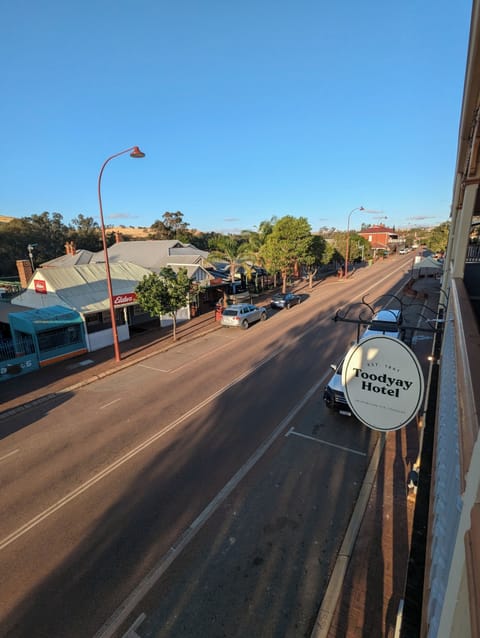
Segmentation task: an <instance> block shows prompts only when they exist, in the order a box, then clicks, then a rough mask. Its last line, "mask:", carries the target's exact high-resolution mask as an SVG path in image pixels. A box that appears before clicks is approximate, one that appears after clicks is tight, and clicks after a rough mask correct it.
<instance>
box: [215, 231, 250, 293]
mask: <svg viewBox="0 0 480 638" xmlns="http://www.w3.org/2000/svg"><path fill="white" fill-rule="evenodd" d="M211 247H212V248H213V250H211V252H210V254H209V255H208V259H209V261H223V262H226V263H227V264H228V266H229V270H230V281H231V282H232V284H233V282H234V281H235V273H236V272H237V270H238V268H239V267H240V266H241V265H242V264H244V262H246V261H247V259H248V245H247V244H246V243H245V242H243V243H242V242H241V241H239V240H238V239H236V238H235V237H232V235H218V236H217V237H215V239H213V240H212V241H211ZM224 296H226V293H225V295H224Z"/></svg>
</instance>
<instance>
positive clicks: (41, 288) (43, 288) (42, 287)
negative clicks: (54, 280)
mask: <svg viewBox="0 0 480 638" xmlns="http://www.w3.org/2000/svg"><path fill="white" fill-rule="evenodd" d="M33 285H34V286H35V292H38V293H40V294H41V295H46V294H47V282H46V281H45V280H44V279H34V280H33Z"/></svg>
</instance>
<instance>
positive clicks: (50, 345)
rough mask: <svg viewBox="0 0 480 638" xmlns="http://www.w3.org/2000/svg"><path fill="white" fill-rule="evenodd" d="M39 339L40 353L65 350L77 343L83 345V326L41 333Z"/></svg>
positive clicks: (77, 325) (76, 325)
mask: <svg viewBox="0 0 480 638" xmlns="http://www.w3.org/2000/svg"><path fill="white" fill-rule="evenodd" d="M37 338H38V348H39V350H40V352H47V351H49V350H57V349H58V348H65V347H66V346H70V345H72V344H75V343H82V332H81V326H80V324H75V325H72V326H68V327H63V328H57V329H55V330H45V331H44V332H39V333H38V335H37Z"/></svg>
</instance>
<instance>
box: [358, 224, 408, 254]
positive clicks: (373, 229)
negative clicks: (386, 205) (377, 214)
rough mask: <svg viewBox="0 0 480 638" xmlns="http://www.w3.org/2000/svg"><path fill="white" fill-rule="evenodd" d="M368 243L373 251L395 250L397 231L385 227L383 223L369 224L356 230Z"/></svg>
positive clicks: (397, 241) (397, 239) (397, 240)
mask: <svg viewBox="0 0 480 638" xmlns="http://www.w3.org/2000/svg"><path fill="white" fill-rule="evenodd" d="M358 235H360V237H363V238H364V239H366V240H367V241H368V243H369V244H370V247H371V249H372V250H373V252H374V253H375V251H377V250H378V251H385V250H392V251H394V250H396V247H397V245H398V243H399V238H398V233H397V232H396V231H395V230H394V229H393V228H387V226H384V225H383V224H378V225H376V226H370V227H369V228H364V229H362V230H361V231H359V232H358Z"/></svg>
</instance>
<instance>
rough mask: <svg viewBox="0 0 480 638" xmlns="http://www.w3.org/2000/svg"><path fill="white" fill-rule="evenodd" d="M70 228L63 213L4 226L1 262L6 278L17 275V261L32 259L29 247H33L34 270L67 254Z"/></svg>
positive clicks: (41, 215)
mask: <svg viewBox="0 0 480 638" xmlns="http://www.w3.org/2000/svg"><path fill="white" fill-rule="evenodd" d="M67 239H68V228H67V226H66V225H65V224H64V223H63V217H62V215H60V213H48V212H44V213H42V214H40V215H31V216H30V217H21V218H19V219H14V220H12V221H10V222H9V223H8V224H2V225H1V227H0V263H1V269H2V273H1V274H4V275H15V274H16V272H17V269H16V263H15V262H16V261H17V259H29V251H28V246H29V245H31V246H33V250H32V257H33V265H34V267H36V266H38V265H39V264H42V263H43V262H45V261H49V260H50V259H54V258H55V257H60V255H63V254H64V253H65V243H66V241H67Z"/></svg>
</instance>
